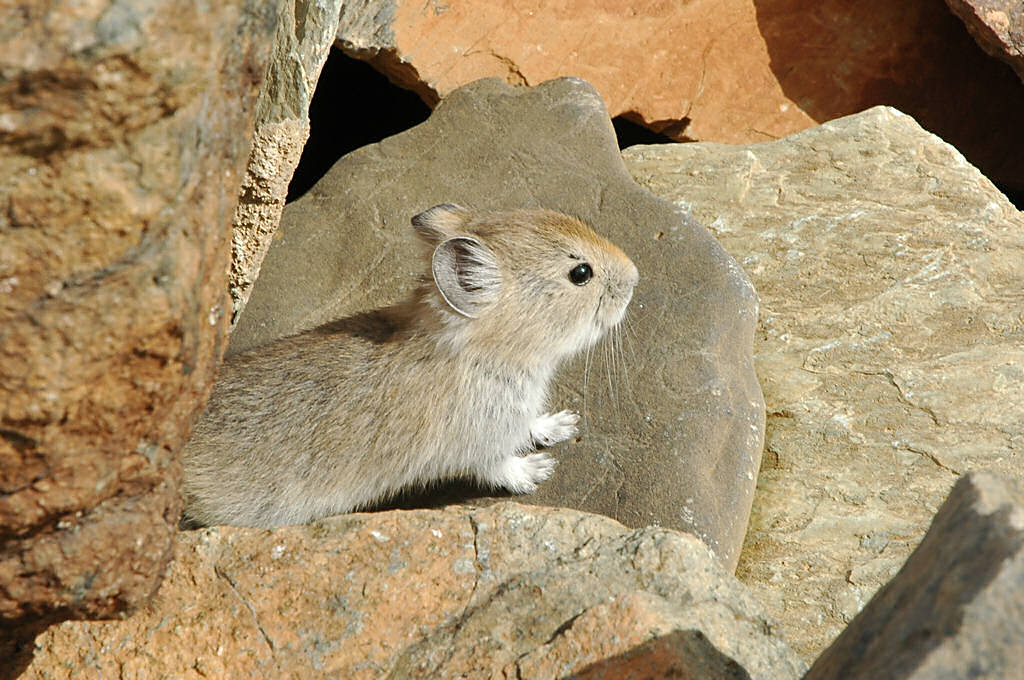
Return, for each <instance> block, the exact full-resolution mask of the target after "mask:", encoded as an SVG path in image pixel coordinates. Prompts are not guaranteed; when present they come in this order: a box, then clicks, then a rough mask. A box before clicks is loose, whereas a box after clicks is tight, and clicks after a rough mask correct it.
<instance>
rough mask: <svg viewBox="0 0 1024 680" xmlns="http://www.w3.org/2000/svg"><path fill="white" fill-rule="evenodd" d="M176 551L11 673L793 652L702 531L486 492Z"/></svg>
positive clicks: (523, 670)
mask: <svg viewBox="0 0 1024 680" xmlns="http://www.w3.org/2000/svg"><path fill="white" fill-rule="evenodd" d="M177 554H178V556H179V557H178V559H177V560H176V561H175V563H174V564H173V566H172V568H171V571H170V572H169V574H168V577H167V580H166V582H165V583H164V586H163V588H161V590H160V592H159V593H158V594H157V596H156V597H155V598H154V600H153V603H152V604H150V605H149V606H147V607H146V608H145V609H143V610H141V611H140V612H139V613H138V614H136V615H135V616H132V617H130V618H128V619H126V620H124V621H111V622H67V623H64V624H61V625H59V626H55V627H53V628H51V629H50V630H49V631H47V632H46V633H44V634H43V635H41V636H40V637H39V638H38V639H37V640H36V645H37V647H38V648H39V651H38V652H37V654H36V659H35V661H34V663H33V665H32V666H31V667H30V668H29V669H28V671H27V672H26V674H25V675H24V676H23V678H24V680H33V679H35V678H44V677H46V678H61V677H73V676H76V674H81V673H83V672H85V669H89V671H90V672H93V673H98V674H101V675H103V676H104V677H106V676H108V675H117V674H121V675H131V674H135V673H138V672H141V671H143V670H144V671H145V673H146V675H151V676H154V677H188V676H189V675H191V674H196V675H202V676H206V677H210V676H222V677H223V676H230V677H243V676H255V677H272V678H299V677H301V678H316V677H335V678H352V679H354V680H357V679H360V678H367V679H369V678H380V677H390V678H394V679H396V680H397V679H398V678H405V677H414V678H427V677H429V678H452V677H460V678H502V677H524V678H526V677H529V678H533V679H536V680H541V679H544V678H551V679H556V678H562V677H564V676H565V675H566V674H568V673H572V672H575V671H576V670H580V669H582V668H584V667H585V666H588V665H590V664H591V663H593V662H595V661H598V660H600V659H602V658H605V657H607V656H610V655H616V654H620V653H622V652H624V651H626V650H628V649H630V648H631V647H634V646H636V645H637V644H639V643H642V642H644V641H646V640H649V639H650V638H652V637H654V636H662V635H670V634H671V633H673V632H674V631H684V630H689V631H700V632H701V633H702V635H703V636H704V637H705V638H706V641H705V642H704V643H703V645H704V647H705V649H706V651H707V653H708V654H711V653H717V654H719V655H726V656H728V657H731V658H733V659H735V660H736V662H738V663H739V664H741V665H742V666H743V668H744V669H745V670H746V671H747V672H748V673H749V674H750V677H753V678H765V679H771V680H779V679H786V678H797V677H799V676H800V674H801V673H802V671H803V670H804V668H805V667H804V666H803V664H802V663H801V662H800V660H799V659H798V658H796V656H795V655H794V654H793V653H792V652H791V651H789V650H788V649H787V648H786V646H785V645H784V644H783V643H782V642H781V641H780V640H779V639H778V638H775V637H773V636H771V635H770V634H769V633H768V630H769V622H768V621H767V620H766V619H765V618H764V617H763V616H762V614H761V612H760V609H759V607H758V604H757V603H756V602H755V601H754V600H753V598H751V597H750V596H749V595H748V594H747V592H746V590H745V588H744V587H743V586H742V584H740V583H739V582H738V581H737V580H736V579H734V578H732V577H731V576H729V575H728V574H727V573H726V572H725V571H724V570H723V569H722V568H721V566H720V565H719V564H718V562H717V561H716V560H715V559H714V558H713V557H712V555H711V553H710V552H709V551H708V549H707V548H706V546H704V545H703V544H702V543H701V542H700V541H699V540H697V539H696V538H694V537H692V536H690V535H688V534H682V533H678V532H675V531H671V530H667V529H655V528H648V529H642V530H637V531H630V530H628V529H626V528H625V527H623V526H622V525H620V524H618V523H616V522H614V521H612V520H609V519H606V518H603V517H599V516H596V515H587V514H584V513H579V512H575V511H571V510H561V509H545V508H536V507H529V506H522V505H517V504H514V503H500V504H497V505H494V506H491V507H488V508H476V509H474V508H468V507H450V508H446V509H444V510H440V511H430V510H417V511H391V512H383V513H373V514H362V515H346V516H338V517H333V518H329V519H326V520H323V521H321V522H318V523H315V524H312V525H309V526H293V527H281V528H278V529H275V530H273V531H267V530H259V529H240V528H232V527H220V528H212V529H204V530H200V531H193V532H185V533H182V534H180V535H179V538H178V549H177ZM712 646H713V648H712ZM715 650H719V651H718V652H715ZM516 673H519V674H520V675H516Z"/></svg>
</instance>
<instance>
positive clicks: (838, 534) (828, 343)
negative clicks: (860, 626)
mask: <svg viewBox="0 0 1024 680" xmlns="http://www.w3.org/2000/svg"><path fill="white" fill-rule="evenodd" d="M624 157H625V160H626V164H627V167H629V169H630V172H631V173H632V174H633V176H634V178H635V179H636V180H637V182H638V183H640V184H641V185H643V186H645V187H647V188H648V189H650V190H651V191H652V192H654V193H655V194H658V195H660V196H662V197H664V198H666V199H668V200H670V201H672V202H674V203H675V204H676V205H677V206H678V207H680V208H683V209H686V210H689V211H692V213H693V214H694V215H695V216H696V217H697V218H698V219H700V220H701V221H703V222H704V223H706V224H708V225H709V227H710V228H711V230H712V231H713V232H714V233H715V235H716V236H717V238H718V239H719V241H720V242H721V243H722V245H723V246H724V247H725V248H726V250H727V251H729V252H730V253H731V254H732V255H733V256H734V257H735V258H736V259H737V260H738V261H739V262H740V263H741V264H742V265H743V266H744V268H745V269H746V271H747V272H748V274H749V275H750V277H751V279H752V280H753V282H754V285H755V287H756V288H757V291H758V293H759V295H760V298H761V312H760V330H759V332H758V334H757V339H756V340H755V354H756V363H757V370H758V375H759V377H760V379H761V384H762V387H763V389H764V394H765V402H766V407H767V410H768V425H767V432H766V450H765V456H764V459H763V462H762V466H761V472H760V476H759V480H758V488H757V492H756V494H755V498H754V508H753V513H752V516H751V522H750V530H749V532H748V535H747V541H746V544H745V545H744V550H743V555H742V557H741V562H740V567H739V570H738V572H737V573H738V574H739V575H740V577H741V578H742V579H743V580H744V581H745V582H746V583H747V584H748V585H749V586H750V587H751V588H752V589H753V590H754V592H755V593H756V594H757V595H758V596H759V597H760V598H761V600H762V601H763V602H765V604H766V606H767V607H768V608H769V611H771V612H772V613H773V614H774V615H775V616H777V617H778V618H779V619H780V620H781V625H782V631H783V634H784V635H785V637H786V638H787V640H789V641H790V642H791V644H793V646H794V647H795V648H796V649H797V650H798V651H799V652H800V653H801V654H803V655H804V657H805V658H807V659H813V658H814V656H816V655H817V653H818V652H819V651H820V650H821V649H823V648H824V647H825V646H826V645H827V644H828V643H829V642H830V641H831V640H832V638H834V637H835V636H836V635H838V634H839V632H840V631H841V630H842V629H843V628H844V627H845V625H846V623H847V622H848V621H849V620H850V619H852V617H853V616H854V615H855V614H856V613H857V612H858V611H859V610H860V608H861V607H862V606H863V605H864V603H866V602H867V601H868V600H869V599H870V598H871V596H872V594H873V593H874V592H875V591H876V590H877V589H878V588H879V587H880V586H881V585H882V584H884V583H886V582H887V581H888V580H889V578H890V577H891V576H892V575H893V574H895V573H896V571H897V570H898V569H899V568H900V566H901V565H902V564H903V561H904V560H905V559H906V558H907V556H908V555H909V554H910V551H911V550H912V549H913V547H914V546H915V545H916V544H917V542H918V541H919V540H920V539H921V537H922V535H923V534H924V531H925V529H926V528H927V526H928V524H929V522H930V521H931V518H932V515H933V514H934V513H935V511H936V509H937V508H938V506H939V505H940V503H941V502H942V499H943V498H944V497H945V496H946V494H947V493H948V491H949V489H950V487H951V486H952V484H953V482H954V481H955V479H956V477H957V476H959V475H960V474H961V473H963V472H966V471H969V470H979V469H986V470H993V471H997V472H999V473H1002V474H1004V475H1006V476H1008V477H1010V478H1012V479H1021V478H1022V477H1024V472H1022V471H1024V461H1022V459H1021V455H1022V454H1021V452H1022V451H1024V369H1022V366H1024V350H1022V349H1021V348H1022V346H1024V316H1022V314H1021V310H1022V309H1024V290H1022V288H1021V281H1024V216H1022V215H1021V213H1020V212H1018V211H1017V210H1015V209H1014V208H1013V206H1012V205H1010V204H1009V202H1008V201H1007V200H1006V198H1005V197H1004V196H1002V194H1000V193H999V191H998V190H996V188H995V187H993V186H992V184H991V183H990V182H989V181H988V180H987V179H985V177H983V176H982V175H981V174H980V173H979V172H978V171H977V170H976V169H975V168H973V167H972V166H971V165H969V164H968V163H967V162H966V161H965V160H964V157H963V156H962V155H961V154H960V153H958V152H957V151H956V150H955V149H954V148H952V147H951V146H949V145H947V144H945V143H944V142H943V141H942V140H940V139H938V138H937V137H935V136H933V135H931V134H929V133H927V132H925V131H924V130H922V129H921V128H920V127H919V126H918V125H917V124H916V123H915V122H914V121H913V119H911V118H910V117H908V116H905V115H902V114H900V113H899V112H897V111H895V110H893V109H888V108H875V109H871V110H869V111H866V112H864V113H862V114H858V115H855V116H850V117H847V118H843V119H840V120H837V121H833V122H831V123H828V124H826V125H822V126H820V127H818V128H814V129H812V130H807V131H805V132H802V133H800V134H797V135H793V136H792V137H788V138H786V139H784V140H780V141H778V142H773V143H768V144H761V145H752V146H738V147H728V146H722V145H716V144H680V145H661V146H654V147H635V148H632V149H628V150H627V151H626V152H625V153H624Z"/></svg>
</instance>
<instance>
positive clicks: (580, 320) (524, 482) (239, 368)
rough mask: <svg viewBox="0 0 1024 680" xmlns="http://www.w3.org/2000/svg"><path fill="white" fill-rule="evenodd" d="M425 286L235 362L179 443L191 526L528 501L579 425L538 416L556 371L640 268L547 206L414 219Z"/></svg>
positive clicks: (440, 210) (592, 333) (447, 207)
mask: <svg viewBox="0 0 1024 680" xmlns="http://www.w3.org/2000/svg"><path fill="white" fill-rule="evenodd" d="M412 225H413V228H414V231H415V233H416V234H417V235H418V236H419V239H420V240H421V241H422V243H423V244H424V245H425V246H426V247H425V248H424V260H425V261H426V264H427V265H428V266H427V267H425V268H424V269H425V270H426V271H425V274H424V276H423V277H422V280H421V282H420V285H419V286H418V288H417V289H416V290H415V292H414V293H413V294H412V295H411V296H410V297H409V298H408V299H407V300H405V301H404V302H401V303H399V304H397V305H395V306H393V307H388V308H384V309H379V310H375V311H371V312H364V313H361V314H356V315H355V316H351V317H346V318H344V319H340V320H337V321H333V322H329V323H327V324H324V325H322V326H319V327H317V328H314V329H312V330H308V331H304V332H301V333H298V334H296V335H293V336H290V337H285V338H282V339H280V340H277V341H275V342H273V343H271V344H269V345H266V346H264V347H259V348H256V349H252V350H249V351H247V352H243V353H240V354H237V355H234V356H231V357H229V358H228V359H227V360H226V361H225V362H224V364H223V365H222V367H221V370H220V375H219V377H218V379H217V381H216V382H215V384H214V386H213V390H212V393H211V396H210V400H209V403H208V405H207V408H206V411H205V412H204V413H203V415H202V416H201V417H200V418H199V420H198V421H197V423H196V426H195V429H194V432H193V435H192V437H191V439H190V440H189V442H188V444H187V445H186V446H185V450H184V463H185V480H184V491H185V502H186V506H185V515H184V521H185V522H186V523H187V524H191V525H193V526H195V525H213V524H232V525H240V526H255V527H270V526H279V525H284V524H298V523H305V522H309V521H312V520H315V519H318V518H321V517H325V516H328V515H333V514H338V513H343V512H351V511H353V510H357V509H360V508H365V507H367V506H369V505H372V504H376V503H380V502H382V501H386V500H388V499H389V498H391V497H392V496H394V495H395V494H397V493H398V492H399V491H402V490H403V489H408V488H415V487H423V486H426V485H429V484H431V483H435V482H438V481H441V480H445V479H452V478H459V477H462V478H472V479H475V480H476V481H478V482H480V483H483V484H484V485H488V486H490V487H492V488H500V489H507V490H508V491H511V492H513V493H529V492H531V491H534V490H535V489H536V487H537V484H538V483H540V482H542V481H544V480H546V479H548V478H549V477H550V476H551V474H552V472H553V470H554V465H555V461H554V459H553V458H552V457H551V456H550V455H548V454H547V453H545V452H543V451H538V450H537V448H538V447H546V446H550V445H552V444H554V443H556V442H559V441H563V440H565V439H567V438H569V437H571V436H573V435H574V434H575V433H576V422H577V418H578V416H577V415H576V414H574V413H571V412H569V411H561V412H558V413H547V412H545V410H544V408H545V400H546V397H547V392H548V386H549V384H550V382H551V379H552V377H553V375H554V373H555V370H556V369H557V368H558V366H559V364H560V363H561V362H563V361H564V360H565V359H567V358H568V357H570V356H572V355H574V354H576V353H578V352H580V351H581V350H584V349H586V348H588V347H590V346H591V345H593V344H594V343H596V342H597V341H598V340H599V339H600V338H601V337H602V336H603V335H604V334H605V333H606V332H608V331H609V329H611V328H613V327H614V326H616V325H617V324H618V323H619V322H620V321H621V320H622V318H623V316H624V315H625V312H626V306H627V305H628V304H629V301H630V299H631V297H632V295H633V289H634V287H635V286H636V283H637V278H638V274H637V269H636V267H635V266H634V265H633V263H632V262H631V261H630V260H629V258H628V257H626V255H625V254H624V253H623V252H622V251H621V250H620V249H619V248H618V247H616V246H615V245H613V244H612V243H611V242H609V241H607V240H605V239H604V238H602V237H601V236H598V235H597V234H596V233H595V232H594V231H593V230H592V229H591V228H590V227H589V226H587V225H586V224H585V223H583V222H582V221H580V220H578V219H575V218H573V217H568V216H566V215H562V214H560V213H557V212H552V211H548V210H513V211H503V212H496V211H495V212H492V211H477V210H468V209H465V208H462V207H460V206H457V205H453V204H450V203H446V204H442V205H438V206H435V207H433V208H430V209H429V210H426V211H424V212H422V213H420V214H418V215H416V216H415V217H413V218H412Z"/></svg>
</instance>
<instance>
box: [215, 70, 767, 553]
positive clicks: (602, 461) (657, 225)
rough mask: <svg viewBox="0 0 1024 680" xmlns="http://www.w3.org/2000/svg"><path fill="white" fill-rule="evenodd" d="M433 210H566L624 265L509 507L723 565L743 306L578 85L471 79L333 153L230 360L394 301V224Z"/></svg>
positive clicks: (409, 247) (746, 450)
mask: <svg viewBox="0 0 1024 680" xmlns="http://www.w3.org/2000/svg"><path fill="white" fill-rule="evenodd" d="M445 201H452V202H457V203H462V204H465V205H469V206H475V207H478V208H516V207H531V206H532V207H538V206H540V207H547V208H552V209H555V210H560V211H562V212H566V213H570V214H574V215H577V216H579V217H582V218H584V219H585V220H587V221H588V222H590V223H591V224H592V225H593V226H594V227H595V228H596V229H597V231H598V232H600V233H602V234H604V235H606V236H608V237H609V238H611V240H612V241H614V242H615V243H617V244H618V245H619V246H621V247H622V248H623V249H624V250H625V251H626V253H627V254H628V255H629V256H630V257H631V258H632V259H633V261H634V262H635V263H636V265H637V267H638V268H639V270H640V284H639V286H638V288H637V291H636V295H635V296H634V301H633V303H632V305H631V312H630V314H629V316H628V317H627V323H628V330H626V331H624V332H623V336H624V337H623V338H622V339H621V342H622V343H623V344H624V350H625V352H623V347H621V346H619V345H617V344H616V343H614V342H611V341H607V342H606V343H605V345H604V349H602V348H601V347H598V348H597V349H596V350H595V352H594V358H593V360H592V361H591V362H590V363H591V366H590V370H589V379H588V376H587V374H586V373H587V371H586V363H587V362H586V360H585V359H584V358H583V357H580V359H579V360H577V361H576V362H574V363H573V364H572V366H571V367H570V368H569V369H568V370H564V371H562V372H561V373H560V376H559V377H556V383H557V386H556V389H555V391H554V394H553V395H552V399H551V404H552V407H553V408H557V409H559V410H560V409H563V408H571V409H575V410H577V411H579V412H580V413H581V414H582V415H583V420H582V427H581V433H580V436H579V437H577V438H576V440H575V441H574V442H570V443H568V444H567V445H565V446H560V447H558V448H556V449H554V455H555V456H556V457H557V458H558V460H559V468H558V470H557V472H556V473H555V475H554V477H553V478H552V479H551V480H549V481H547V482H545V483H544V484H543V485H542V487H541V489H540V490H539V491H538V492H537V493H536V494H534V495H531V496H525V497H523V500H524V501H526V502H530V503H534V502H536V503H541V504H544V505H558V506H568V507H575V508H578V509H581V510H586V511H591V512H600V513H602V514H606V515H608V516H610V517H614V518H615V519H618V520H619V521H621V522H623V523H625V524H627V525H629V526H645V525H647V524H652V523H654V524H660V525H662V526H666V527H673V528H681V529H685V530H690V531H693V532H695V533H696V534H697V535H698V536H700V537H701V538H703V539H704V540H705V541H707V542H708V544H709V545H710V546H711V547H712V548H713V549H714V550H715V552H716V553H717V554H718V555H719V557H721V559H722V561H723V563H724V564H725V565H727V567H728V568H730V569H731V568H733V567H734V566H735V564H736V560H737V557H738V554H739V547H740V546H741V544H742V542H743V535H744V533H745V530H746V522H747V514H748V512H749V507H750V502H751V496H752V493H753V487H754V484H755V476H756V471H757V468H758V465H759V457H760V451H761V447H762V427H763V420H762V419H763V411H762V408H763V402H762V400H761V394H760V388H759V387H758V385H757V381H756V376H755V375H754V371H753V367H752V365H751V359H750V352H751V349H750V348H751V345H752V339H751V334H752V332H753V324H754V318H755V316H756V296H755V294H754V291H753V289H752V288H751V287H750V286H749V284H748V282H747V279H746V277H745V276H744V274H743V272H742V271H741V270H740V268H739V267H738V266H737V265H736V263H735V262H734V261H733V260H732V259H730V258H729V257H728V256H727V255H726V254H725V253H724V251H722V249H721V248H720V247H719V246H718V244H717V243H715V241H714V240H713V239H712V238H711V237H710V236H709V234H708V232H707V230H705V229H704V228H703V227H701V226H700V225H698V224H697V223H696V222H694V221H693V220H691V219H690V218H689V217H688V216H686V215H685V214H683V213H682V212H680V211H678V210H675V209H674V208H672V207H671V206H670V205H668V204H667V203H665V202H663V201H660V200H658V199H656V198H654V197H653V196H651V195H650V194H649V193H648V192H646V191H644V190H642V189H640V188H639V187H638V186H636V184H634V183H633V181H632V180H631V179H630V178H629V175H628V174H627V173H626V170H625V168H624V167H623V165H622V159H621V157H620V155H619V150H618V147H617V145H616V142H615V135H614V132H613V129H612V126H611V124H610V122H609V120H608V116H607V113H606V111H605V109H604V107H603V106H602V104H601V100H600V98H598V96H597V94H596V93H595V92H594V91H593V89H592V88H591V87H590V86H589V85H587V84H586V83H584V82H583V81H580V80H577V79H562V80H557V81H552V82H549V83H545V84H543V85H541V86H538V87H536V88H511V87H509V86H508V85H506V84H505V83H503V82H501V81H499V80H496V79H488V80H484V81H480V82H478V83H474V84H472V85H468V86H466V87H465V88H462V89H460V90H458V91H456V92H454V93H452V94H451V95H450V96H449V97H448V98H447V99H446V100H445V101H444V102H443V103H442V104H441V105H440V106H438V108H437V109H436V110H435V111H434V113H433V115H432V116H431V118H430V119H429V120H428V121H426V122H425V123H423V124H421V125H419V126H417V127H415V128H412V129H410V130H408V131H406V132H404V133H402V134H399V135H396V136H394V137H391V138H388V139H385V140H384V141H382V142H381V143H379V144H374V145H371V146H368V147H365V148H363V149H360V150H358V151H355V152H353V153H351V154H349V155H347V156H345V157H344V158H342V159H341V161H339V162H338V164H337V165H335V166H334V167H333V168H332V169H331V170H330V172H328V173H327V175H325V176H324V177H323V178H322V179H321V180H320V182H319V183H318V184H317V185H316V186H315V187H314V188H313V189H311V190H310V191H309V192H308V193H307V194H306V195H305V196H303V198H301V199H300V200H298V201H295V202H293V203H291V204H289V205H288V206H287V207H286V208H285V210H284V214H283V216H282V221H281V229H280V232H279V235H278V237H277V238H275V240H274V244H273V245H272V246H271V248H270V251H269V253H268V254H267V257H266V260H265V261H264V264H263V268H262V271H261V274H260V279H259V281H258V282H257V284H256V286H255V289H254V292H253V295H252V297H251V299H250V301H249V305H248V307H247V309H246V313H245V314H244V315H243V316H242V318H241V320H240V322H239V324H238V326H237V327H236V329H235V331H234V334H233V335H232V339H231V348H230V349H229V351H230V352H238V351H241V350H243V349H246V348H251V347H255V346H258V345H261V344H264V343H266V342H269V341H271V340H273V339H275V338H278V337H280V336H282V335H285V334H289V333H292V332H295V331H297V330H300V329H303V328H310V327H313V326H315V325H317V324H320V323H323V322H326V321H328V320H331V319H334V318H339V317H342V316H345V315H347V314H351V313H353V312H356V311H360V310H366V309H373V308H376V307H380V306H383V305H385V304H390V303H392V302H394V301H396V300H398V299H400V298H402V297H403V296H404V295H405V294H406V292H407V291H409V290H410V289H411V288H412V287H413V286H414V285H415V284H416V281H417V277H418V276H419V274H420V271H419V268H418V265H414V264H412V263H414V262H419V255H418V250H417V248H418V244H417V243H416V239H415V238H414V236H413V234H412V229H411V227H410V225H409V220H410V218H411V217H412V216H413V215H414V214H416V213H417V212H420V211H421V210H424V209H426V208H428V207H430V206H432V205H435V204H437V203H442V202H445ZM615 352H618V353H617V354H613V353H615ZM623 353H625V356H622V354H623ZM602 358H603V362H602ZM606 378H607V379H606Z"/></svg>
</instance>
